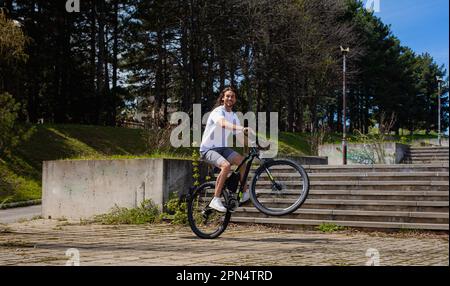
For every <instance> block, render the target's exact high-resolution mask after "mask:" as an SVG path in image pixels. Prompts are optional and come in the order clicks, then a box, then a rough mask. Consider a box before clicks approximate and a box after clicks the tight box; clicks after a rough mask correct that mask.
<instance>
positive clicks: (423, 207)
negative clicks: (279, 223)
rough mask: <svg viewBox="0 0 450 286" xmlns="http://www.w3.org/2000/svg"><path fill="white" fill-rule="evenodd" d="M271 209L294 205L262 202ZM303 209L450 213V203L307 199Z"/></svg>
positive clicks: (290, 201) (279, 202)
mask: <svg viewBox="0 0 450 286" xmlns="http://www.w3.org/2000/svg"><path fill="white" fill-rule="evenodd" d="M260 201H261V202H262V203H263V204H264V205H267V206H271V207H286V206H288V205H292V202H293V201H292V200H289V199H285V200H284V201H283V199H279V200H277V203H274V200H263V199H261V200H260ZM301 208H302V209H333V210H334V209H340V210H365V211H406V212H448V211H449V202H448V201H404V200H375V199H372V200H367V199H365V200H356V199H350V200H346V199H312V198H307V199H306V201H305V203H304V204H303V205H302V206H301Z"/></svg>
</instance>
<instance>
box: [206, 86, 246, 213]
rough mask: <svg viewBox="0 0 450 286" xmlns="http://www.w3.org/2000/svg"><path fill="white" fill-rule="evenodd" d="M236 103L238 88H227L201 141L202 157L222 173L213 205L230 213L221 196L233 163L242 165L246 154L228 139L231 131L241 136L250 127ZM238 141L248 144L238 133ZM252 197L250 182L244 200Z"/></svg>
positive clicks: (218, 101) (242, 171) (243, 171)
mask: <svg viewBox="0 0 450 286" xmlns="http://www.w3.org/2000/svg"><path fill="white" fill-rule="evenodd" d="M235 103H236V91H235V90H234V89H233V88H232V87H227V88H225V89H224V90H223V91H222V92H221V93H220V95H219V98H218V99H217V101H216V105H215V106H214V109H213V111H212V112H211V114H210V115H209V117H208V121H207V123H206V128H205V132H204V133H203V137H202V143H201V144H200V154H201V158H202V159H203V160H204V161H205V162H207V163H209V164H212V165H214V166H216V167H217V168H220V173H219V175H218V177H217V180H216V186H215V192H214V198H213V200H212V201H211V203H210V204H209V207H211V208H213V209H215V210H217V211H219V212H226V211H227V209H226V208H225V207H224V206H223V204H222V201H221V199H220V196H221V193H222V188H223V186H224V184H225V181H226V180H227V177H228V174H229V173H230V171H231V165H239V164H241V163H242V161H243V160H244V157H243V156H242V155H240V154H239V153H237V152H236V151H234V150H233V149H231V148H229V147H228V144H227V141H228V140H227V139H228V137H229V136H230V134H231V133H233V134H234V135H237V134H239V133H241V132H244V134H247V133H248V132H249V131H251V129H250V128H246V127H243V126H241V123H240V121H239V118H238V117H237V115H236V113H235V112H233V106H234V105H235ZM237 138H238V140H239V141H240V142H241V143H242V144H244V140H243V138H242V136H237ZM245 169H246V168H245V165H244V166H243V168H241V170H240V175H241V181H242V178H243V177H244V174H245ZM249 199H250V195H249V192H248V186H247V184H245V185H244V193H243V196H242V199H241V203H244V202H246V201H248V200H249Z"/></svg>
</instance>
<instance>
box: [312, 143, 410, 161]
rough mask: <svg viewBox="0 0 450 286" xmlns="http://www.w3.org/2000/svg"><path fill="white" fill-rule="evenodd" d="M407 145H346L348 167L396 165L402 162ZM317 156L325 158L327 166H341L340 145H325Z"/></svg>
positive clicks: (320, 148)
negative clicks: (326, 158)
mask: <svg viewBox="0 0 450 286" xmlns="http://www.w3.org/2000/svg"><path fill="white" fill-rule="evenodd" d="M406 150H408V145H404V144H400V143H394V142H386V143H383V144H380V145H376V146H375V145H374V144H348V145H347V163H348V164H349V165H360V164H362V165H371V164H398V163H400V162H401V161H402V160H403V157H404V156H405V153H406ZM319 156H327V157H328V164H329V165H342V145H341V144H326V145H321V146H320V147H319Z"/></svg>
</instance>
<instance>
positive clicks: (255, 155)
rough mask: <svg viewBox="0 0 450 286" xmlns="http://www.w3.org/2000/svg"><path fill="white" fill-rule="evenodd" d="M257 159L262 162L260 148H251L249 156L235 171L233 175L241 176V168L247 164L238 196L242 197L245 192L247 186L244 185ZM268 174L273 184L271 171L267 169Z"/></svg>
mask: <svg viewBox="0 0 450 286" xmlns="http://www.w3.org/2000/svg"><path fill="white" fill-rule="evenodd" d="M255 158H258V159H259V160H260V161H261V158H260V157H259V150H258V148H256V147H251V148H250V152H249V153H248V155H247V156H246V157H245V158H244V160H242V162H241V164H239V166H238V167H237V168H236V169H235V170H234V171H233V173H235V174H237V175H239V176H240V170H241V168H242V167H243V165H244V164H247V165H246V169H245V173H244V177H243V178H242V180H240V181H239V183H240V184H239V189H238V192H237V193H238V195H240V194H241V193H243V192H244V186H245V185H244V183H245V182H247V179H248V174H249V173H250V168H251V167H252V163H253V160H254V159H255ZM266 173H267V175H268V176H269V178H270V180H271V181H272V182H273V181H274V178H273V176H272V174H271V173H270V171H269V170H267V169H266Z"/></svg>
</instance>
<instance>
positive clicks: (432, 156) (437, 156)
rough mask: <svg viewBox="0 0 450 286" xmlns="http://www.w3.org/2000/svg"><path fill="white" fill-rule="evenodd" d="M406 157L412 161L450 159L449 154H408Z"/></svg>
mask: <svg viewBox="0 0 450 286" xmlns="http://www.w3.org/2000/svg"><path fill="white" fill-rule="evenodd" d="M406 157H408V158H411V159H424V158H429V159H445V158H448V157H449V155H448V154H406Z"/></svg>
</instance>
